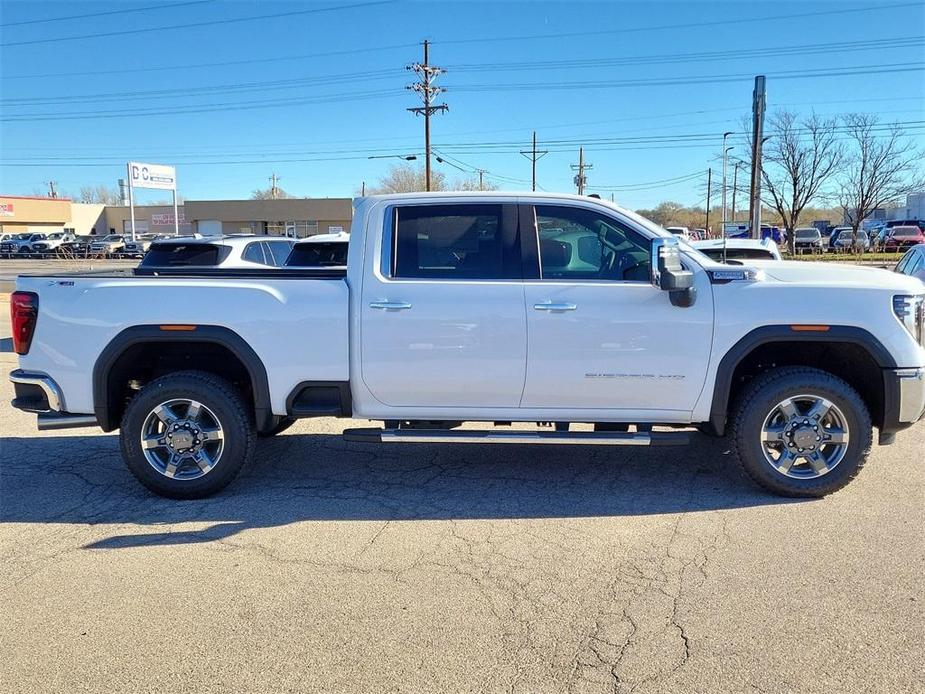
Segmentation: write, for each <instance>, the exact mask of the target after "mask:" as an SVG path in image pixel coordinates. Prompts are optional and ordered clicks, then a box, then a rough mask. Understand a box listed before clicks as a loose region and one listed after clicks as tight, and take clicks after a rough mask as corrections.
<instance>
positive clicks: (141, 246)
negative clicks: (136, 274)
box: [119, 234, 176, 258]
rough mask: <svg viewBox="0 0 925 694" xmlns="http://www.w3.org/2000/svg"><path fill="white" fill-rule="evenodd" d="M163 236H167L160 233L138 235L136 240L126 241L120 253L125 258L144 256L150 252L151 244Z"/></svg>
mask: <svg viewBox="0 0 925 694" xmlns="http://www.w3.org/2000/svg"><path fill="white" fill-rule="evenodd" d="M161 238H165V237H163V236H160V235H159V234H143V235H140V236H136V237H135V240H134V241H131V240H128V241H126V242H125V245H124V246H122V250H121V251H120V252H119V255H121V256H122V257H125V258H144V257H145V253H147V252H148V248H150V247H151V244H152V243H153V242H154V241H157V240H158V239H161ZM173 238H176V237H173Z"/></svg>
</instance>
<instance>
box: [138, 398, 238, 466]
mask: <svg viewBox="0 0 925 694" xmlns="http://www.w3.org/2000/svg"><path fill="white" fill-rule="evenodd" d="M224 447H225V437H224V432H223V431H222V425H221V422H219V421H218V417H216V416H215V413H214V412H212V410H210V409H209V408H208V407H206V406H205V405H203V404H202V403H201V402H196V401H195V400H187V399H184V398H177V399H174V400H168V401H167V402H162V403H161V404H160V405H158V406H157V407H155V408H154V409H153V410H151V412H150V413H149V414H148V416H147V417H146V418H145V421H144V424H143V425H142V427H141V449H142V451H144V454H145V459H146V460H147V461H148V464H149V465H150V466H151V467H153V468H154V469H155V470H157V471H158V472H159V473H161V474H162V475H164V476H165V477H170V478H171V479H179V480H194V479H198V478H200V477H202V476H204V475H206V474H207V473H208V472H209V471H210V470H211V469H212V468H214V467H215V466H216V465H217V464H218V462H219V460H220V459H221V457H222V451H223V450H224Z"/></svg>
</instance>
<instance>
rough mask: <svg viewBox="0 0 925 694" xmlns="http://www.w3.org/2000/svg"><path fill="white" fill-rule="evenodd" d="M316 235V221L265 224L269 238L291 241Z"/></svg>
mask: <svg viewBox="0 0 925 694" xmlns="http://www.w3.org/2000/svg"><path fill="white" fill-rule="evenodd" d="M317 233H318V222H317V220H303V221H288V222H267V234H269V235H270V236H286V237H288V238H292V239H296V238H298V239H302V238H305V237H306V236H314V235H315V234H317Z"/></svg>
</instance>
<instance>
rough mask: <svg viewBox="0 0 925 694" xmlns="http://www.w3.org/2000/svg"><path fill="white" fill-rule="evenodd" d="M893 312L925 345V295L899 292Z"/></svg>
mask: <svg viewBox="0 0 925 694" xmlns="http://www.w3.org/2000/svg"><path fill="white" fill-rule="evenodd" d="M893 313H895V314H896V317H897V318H898V319H899V322H900V323H902V324H903V325H904V326H906V330H908V331H909V334H910V335H912V337H913V338H914V339H915V341H916V342H918V343H919V344H920V345H922V346H923V347H925V295H922V294H916V295H912V294H897V295H896V296H894V297H893Z"/></svg>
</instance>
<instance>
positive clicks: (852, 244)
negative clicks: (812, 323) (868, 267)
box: [832, 227, 870, 251]
mask: <svg viewBox="0 0 925 694" xmlns="http://www.w3.org/2000/svg"><path fill="white" fill-rule="evenodd" d="M832 239H833V240H832V249H833V250H835V251H845V250H852V249H855V248H857V249H860V250H862V251H867V250H870V237H869V236H868V235H867V232H866V231H864V230H863V229H858V234H857V238H855V237H854V230H853V229H852V228H851V227H847V228H841V229H836V230H835V231H833V232H832Z"/></svg>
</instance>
